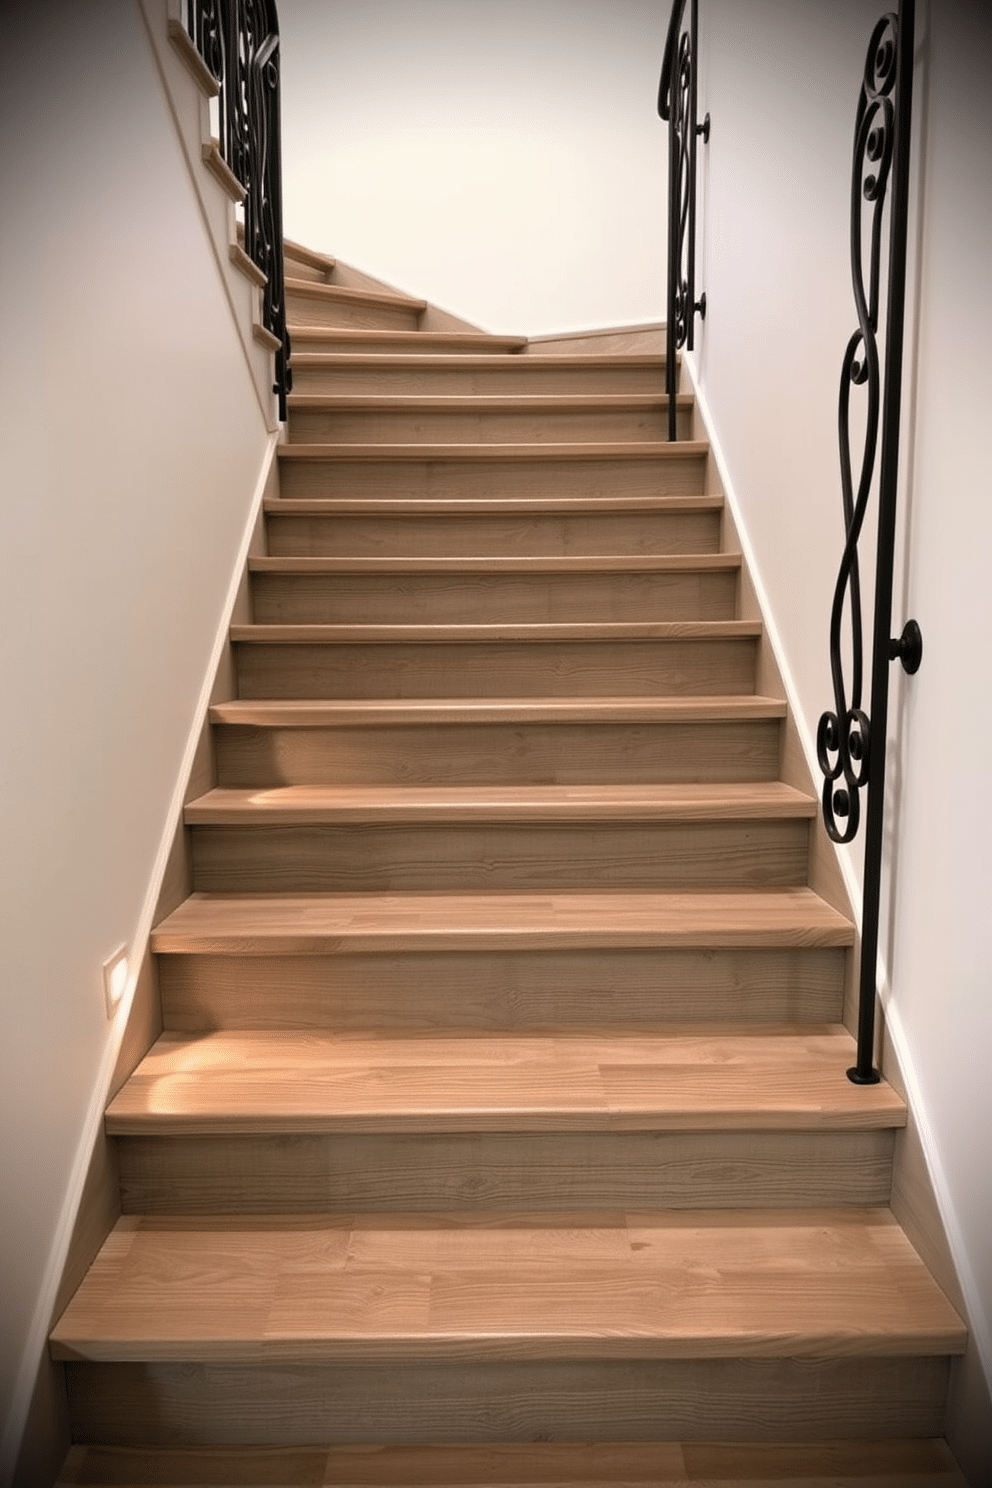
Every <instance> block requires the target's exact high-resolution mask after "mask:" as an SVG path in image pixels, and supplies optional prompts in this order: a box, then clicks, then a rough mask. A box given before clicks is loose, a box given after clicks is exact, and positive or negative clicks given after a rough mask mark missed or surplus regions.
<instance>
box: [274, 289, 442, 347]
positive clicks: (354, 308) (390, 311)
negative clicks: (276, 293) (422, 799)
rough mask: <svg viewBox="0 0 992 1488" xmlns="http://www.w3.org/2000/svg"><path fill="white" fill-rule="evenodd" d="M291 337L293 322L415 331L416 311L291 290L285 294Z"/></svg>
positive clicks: (417, 319) (417, 313)
mask: <svg viewBox="0 0 992 1488" xmlns="http://www.w3.org/2000/svg"><path fill="white" fill-rule="evenodd" d="M286 318H287V320H288V322H289V330H290V336H292V333H293V326H294V325H304V326H336V327H339V328H340V327H343V328H345V329H350V328H356V329H359V330H386V331H415V330H416V329H417V325H418V323H419V320H420V311H419V310H407V309H405V308H404V307H402V306H393V305H374V304H366V303H363V302H362V301H361V300H359V301H350V300H334V299H324V298H323V297H318V296H317V295H308V294H300V293H299V292H294V291H293V290H290V291H289V293H288V294H287V295H286Z"/></svg>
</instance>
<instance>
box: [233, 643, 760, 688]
mask: <svg viewBox="0 0 992 1488" xmlns="http://www.w3.org/2000/svg"><path fill="white" fill-rule="evenodd" d="M755 650H756V642H755V641H754V640H752V639H741V640H721V641H701V640H688V641H548V642H534V641H532V642H525V641H520V642H516V641H483V642H471V643H469V642H466V643H464V644H458V643H449V642H435V643H430V642H426V643H417V642H410V643H405V644H393V643H392V642H385V643H382V644H379V643H370V644H367V645H350V644H347V643H340V644H334V645H318V644H312V645H310V644H305V645H268V644H265V643H254V642H252V643H246V642H239V643H238V644H236V646H235V652H236V654H237V667H238V681H239V696H240V697H242V698H355V699H359V698H427V697H438V698H441V697H616V696H618V695H621V694H623V695H625V696H631V697H657V696H660V695H662V694H664V693H676V692H681V693H683V694H684V695H686V696H692V697H703V696H715V695H717V694H721V693H723V694H727V695H728V696H740V695H742V694H750V693H752V692H753V691H754V667H755Z"/></svg>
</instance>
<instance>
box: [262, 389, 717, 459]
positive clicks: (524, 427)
mask: <svg viewBox="0 0 992 1488" xmlns="http://www.w3.org/2000/svg"><path fill="white" fill-rule="evenodd" d="M692 405H693V399H692V396H691V395H690V394H688V393H682V394H679V396H678V399H677V406H678V415H677V418H678V427H679V431H680V437H682V438H686V437H687V436H688V434H689V421H690V418H691V414H692ZM667 428H668V399H667V398H666V397H665V396H664V395H663V393H662V392H661V391H658V392H654V393H598V394H596V393H594V394H582V393H572V394H560V393H559V394H539V393H529V394H488V395H486V394H469V395H465V396H459V395H456V394H446V395H435V396H433V397H416V396H410V395H393V396H380V397H375V396H372V395H371V394H360V395H347V394H337V395H331V394H324V393H299V394H298V393H293V394H291V395H290V399H289V438H290V441H291V443H294V444H302V445H306V444H333V445H335V446H337V445H347V444H362V443H363V442H368V441H371V440H375V441H377V442H382V443H383V444H425V445H431V444H438V443H449V444H476V443H485V444H507V443H525V444H533V443H540V444H556V443H557V444H561V443H566V442H573V441H574V442H576V443H583V444H601V443H603V442H605V441H612V442H616V443H624V442H627V441H636V440H646V441H653V442H658V441H659V440H663V439H664V438H665V437H666V430H667Z"/></svg>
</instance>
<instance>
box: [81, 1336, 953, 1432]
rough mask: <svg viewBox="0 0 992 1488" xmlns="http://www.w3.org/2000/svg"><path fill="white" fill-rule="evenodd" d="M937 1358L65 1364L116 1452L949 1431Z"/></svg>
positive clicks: (84, 1428) (86, 1411)
mask: <svg viewBox="0 0 992 1488" xmlns="http://www.w3.org/2000/svg"><path fill="white" fill-rule="evenodd" d="M948 1377H949V1366H948V1363H947V1360H946V1359H945V1358H943V1357H938V1358H929V1357H926V1358H905V1359H901V1358H896V1359H871V1358H842V1359H823V1360H820V1359H714V1360H692V1359H689V1360H686V1359H678V1360H669V1361H661V1362H655V1361H640V1360H635V1361H625V1360H619V1361H616V1362H606V1363H600V1362H596V1361H590V1362H586V1361H581V1362H573V1361H567V1360H555V1361H547V1362H543V1361H538V1362H534V1363H520V1364H512V1363H500V1362H497V1363H476V1362H474V1361H473V1360H470V1359H462V1360H452V1361H448V1362H444V1363H422V1362H419V1361H414V1362H396V1363H390V1362H383V1363H382V1364H380V1365H369V1364H336V1365H333V1364H324V1365H322V1364H319V1363H314V1364H300V1365H295V1366H293V1365H283V1364H276V1363H272V1364H269V1365H267V1366H265V1365H263V1366H256V1367H254V1368H251V1367H243V1366H242V1367H239V1366H236V1365H226V1364H222V1363H217V1364H200V1363H197V1364H193V1363H175V1364H141V1363H136V1364H79V1363H71V1364H68V1365H66V1383H67V1389H68V1395H69V1405H70V1420H71V1429H72V1434H73V1439H74V1440H76V1441H99V1442H105V1443H108V1444H119V1445H143V1444H144V1445H154V1444H163V1445H167V1444H173V1443H174V1442H176V1441H177V1440H181V1441H182V1442H183V1443H184V1444H185V1445H187V1446H206V1445H211V1444H216V1445H228V1444H235V1443H256V1444H259V1445H279V1444H281V1443H285V1444H289V1445H303V1444H306V1443H317V1444H332V1443H334V1442H369V1441H375V1442H429V1441H445V1442H461V1441H474V1442H478V1441H480V1440H484V1441H539V1440H542V1439H543V1440H563V1441H589V1440H598V1441H665V1440H668V1441H707V1440H708V1441H769V1440H770V1441H775V1440H778V1441H795V1440H797V1439H805V1440H826V1439H837V1438H844V1437H851V1438H854V1437H866V1436H867V1437H876V1438H885V1437H897V1436H905V1437H911V1438H926V1437H933V1436H942V1435H943V1431H944V1402H945V1399H946V1394H947V1386H948Z"/></svg>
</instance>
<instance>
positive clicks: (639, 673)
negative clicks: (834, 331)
mask: <svg viewBox="0 0 992 1488" xmlns="http://www.w3.org/2000/svg"><path fill="white" fill-rule="evenodd" d="M293 265H295V269H296V270H297V272H296V273H293V272H290V275H289V278H288V280H287V298H288V303H289V307H290V314H291V316H294V317H295V318H296V320H297V322H298V323H297V324H296V325H295V326H294V327H293V341H294V346H295V347H296V348H297V351H298V368H297V370H298V375H299V383H298V388H297V392H296V394H295V395H294V397H293V399H292V400H291V406H290V414H289V428H288V442H287V443H285V444H284V445H282V446H281V447H280V451H279V466H280V470H279V491H278V493H272V494H270V496H269V498H268V499H267V501H266V504H265V513H264V515H265V531H266V540H267V545H268V547H267V551H265V552H260V553H258V554H255V555H253V557H252V559H251V560H250V562H249V564H248V572H247V574H246V585H247V591H248V596H249V611H250V613H249V614H248V615H247V616H245V615H242V616H241V619H240V621H239V623H238V624H237V625H235V626H233V627H232V630H231V660H232V671H233V676H234V678H235V685H234V687H233V688H232V691H234V692H235V693H236V696H233V697H230V698H229V699H228V700H226V701H219V702H217V703H216V704H215V705H214V706H213V708H212V709H211V712H210V724H211V727H212V730H213V743H214V750H213V761H214V766H215V769H214V780H213V783H212V785H211V786H210V788H207V789H201V790H200V792H199V793H198V794H197V795H196V797H195V798H194V799H192V800H190V801H189V803H188V805H187V809H186V828H187V833H188V837H187V841H188V847H189V862H190V870H191V876H192V887H193V892H192V894H191V896H190V897H189V898H188V899H187V900H186V901H185V902H184V903H182V904H181V905H180V906H179V907H178V909H176V910H175V911H174V912H172V913H170V914H169V915H168V916H167V917H166V918H165V919H164V920H163V921H162V923H160V924H159V925H157V926H156V928H155V930H154V932H153V936H152V949H153V951H154V953H155V956H156V958H157V976H158V985H159V991H160V997H161V1009H162V1027H163V1032H162V1033H161V1036H160V1037H159V1038H157V1040H156V1041H155V1042H154V1044H153V1046H152V1047H151V1048H150V1049H148V1051H147V1053H146V1055H145V1057H144V1058H143V1059H142V1060H141V1061H140V1063H138V1065H137V1068H136V1069H135V1070H134V1072H133V1074H132V1075H131V1077H130V1078H129V1079H128V1080H127V1081H126V1082H125V1083H124V1084H123V1086H122V1087H121V1088H120V1089H119V1090H118V1091H117V1092H116V1093H115V1095H114V1097H113V1099H112V1100H111V1102H110V1104H109V1107H108V1109H107V1113H106V1127H107V1131H108V1133H109V1134H110V1136H111V1137H112V1139H113V1142H114V1145H115V1150H116V1160H117V1168H118V1172H119V1177H120V1194H121V1207H122V1215H121V1218H120V1219H119V1221H118V1223H117V1225H116V1226H115V1228H114V1229H113V1231H112V1233H111V1234H110V1235H109V1237H108V1238H107V1241H106V1243H105V1244H104V1246H103V1248H102V1249H101V1251H100V1253H99V1255H98V1256H97V1258H96V1260H95V1262H94V1264H93V1266H92V1267H91V1269H90V1271H89V1273H88V1274H87V1275H86V1277H85V1278H84V1280H83V1283H82V1285H81V1286H80V1287H79V1289H78V1291H77V1292H76V1294H75V1296H74V1297H73V1298H72V1300H71V1301H70V1303H69V1305H68V1307H67V1308H66V1310H65V1311H64V1313H63V1315H62V1316H61V1317H60V1318H59V1319H58V1320H57V1322H56V1323H55V1326H54V1328H53V1330H52V1334H51V1343H50V1348H51V1353H52V1356H53V1358H55V1359H57V1360H60V1361H62V1362H63V1363H64V1364H65V1370H66V1379H67V1387H68V1396H69V1402H70V1412H71V1419H72V1430H73V1438H74V1441H75V1442H76V1443H77V1446H76V1447H74V1449H73V1452H72V1453H71V1454H70V1457H69V1459H68V1461H67V1463H66V1465H65V1469H64V1472H63V1475H62V1478H61V1479H60V1481H61V1482H62V1483H64V1484H65V1485H67V1488H68V1485H70V1484H73V1485H82V1484H90V1485H101V1484H105V1485H107V1488H110V1485H117V1488H122V1485H126V1484H134V1485H135V1488H137V1485H139V1484H148V1485H153V1484H159V1485H162V1488H166V1485H170V1484H174V1485H176V1488H179V1485H186V1488H192V1485H193V1484H204V1485H206V1484H222V1483H226V1484H234V1483H243V1484H246V1485H248V1484H256V1485H262V1484H266V1485H270V1488H275V1485H277V1484H284V1485H286V1488H290V1485H296V1484H304V1483H306V1484H338V1485H345V1484H353V1485H356V1488H357V1485H359V1484H362V1485H366V1488H387V1485H393V1488H399V1485H401V1484H409V1485H411V1488H412V1485H415V1484H419V1485H427V1484H436V1485H451V1488H454V1485H456V1484H460V1485H463V1488H471V1485H473V1484H478V1485H481V1484H504V1485H511V1484H516V1485H520V1488H523V1485H525V1484H531V1485H535V1484H544V1485H549V1488H550V1485H553V1484H557V1485H559V1488H569V1485H575V1488H577V1485H579V1484H585V1485H594V1484H599V1485H603V1488H605V1485H607V1484H609V1485H612V1488H623V1485H624V1484H646V1483H671V1484H678V1483H684V1484H689V1483H698V1484H708V1485H711V1488H712V1485H720V1484H724V1485H726V1488H730V1485H733V1484H741V1485H742V1484H744V1483H747V1484H750V1485H752V1488H753V1485H757V1484H761V1483H766V1484H780V1485H785V1484H791V1485H793V1488H802V1485H806V1488H812V1485H814V1484H822V1485H826V1484H830V1485H833V1488H843V1485H845V1484H846V1485H851V1488H853V1485H856V1484H866V1485H867V1484H872V1485H874V1488H883V1485H887V1488H909V1485H912V1484H916V1483H918V1484H931V1483H938V1482H940V1483H947V1484H951V1483H954V1484H960V1483H961V1479H960V1477H959V1476H958V1475H957V1473H956V1470H955V1469H954V1466H953V1464H952V1463H951V1461H950V1458H949V1456H948V1454H947V1451H946V1448H945V1447H944V1446H943V1444H942V1442H941V1441H940V1437H941V1433H942V1431H943V1428H944V1410H945V1400H946V1394H947V1389H948V1380H949V1373H950V1367H951V1361H952V1360H953V1359H954V1357H955V1356H957V1355H958V1354H960V1353H961V1352H962V1350H963V1348H964V1343H965V1333H964V1327H963V1325H962V1323H961V1320H960V1318H959V1317H958V1316H957V1314H956V1313H955V1312H954V1310H953V1309H952V1308H951V1306H950V1305H949V1303H948V1302H947V1300H946V1298H945V1297H944V1296H943V1294H942V1293H941V1292H940V1290H939V1289H938V1288H937V1287H936V1285H935V1284H934V1282H933V1280H932V1278H931V1277H930V1276H929V1274H928V1272H927V1271H926V1268H925V1267H924V1265H923V1264H922V1262H921V1261H920V1259H919V1257H918V1256H917V1255H916V1254H915V1252H914V1251H913V1249H912V1247H911V1245H910V1244H909V1241H908V1240H907V1238H906V1236H905V1235H904V1234H903V1232H902V1231H901V1229H900V1228H899V1226H898V1225H897V1224H896V1222H895V1220H894V1219H893V1217H892V1215H891V1213H890V1211H889V1210H888V1208H887V1204H888V1199H889V1191H890V1184H891V1162H892V1150H893V1143H894V1141H895V1136H896V1133H897V1132H898V1131H899V1130H900V1128H901V1127H902V1126H904V1124H905V1121H906V1110H905V1105H904V1103H903V1101H902V1100H901V1099H900V1098H899V1096H898V1095H897V1093H896V1092H895V1091H894V1090H893V1089H892V1088H891V1087H890V1086H889V1085H888V1084H887V1083H886V1082H884V1081H883V1082H881V1083H880V1084H878V1085H875V1086H869V1087H857V1086H855V1085H853V1084H852V1083H851V1082H850V1081H849V1080H848V1079H847V1077H846V1070H847V1068H848V1067H849V1066H850V1065H851V1064H852V1063H853V1062H854V1057H855V1051H854V1045H853V1041H852V1039H851V1037H850V1034H849V1033H848V1032H847V1031H846V1030H845V1028H844V1027H843V1026H842V1022H841V1019H842V1010H843V1005H844V995H845V982H846V979H847V977H848V973H849V966H848V961H849V958H850V957H851V955H852V954H853V946H854V939H855V937H854V927H853V925H852V923H851V921H850V918H849V917H848V916H847V915H845V914H844V913H841V912H839V911H838V910H837V909H836V908H833V907H831V905H829V904H828V903H826V902H825V900H824V899H823V898H821V897H820V896H819V895H818V894H817V893H816V892H815V891H814V890H813V889H812V888H811V887H810V883H809V860H810V842H811V828H812V824H813V822H814V820H815V817H816V812H817V801H816V791H815V788H814V787H813V786H812V784H811V783H810V782H808V781H804V780H802V779H800V780H799V781H798V784H797V783H795V782H794V781H793V782H792V783H787V782H786V781H785V780H784V779H783V778H782V772H781V760H782V755H783V739H784V731H785V727H786V723H787V708H786V704H785V702H784V701H783V699H782V698H781V697H779V696H776V695H775V691H776V689H775V688H774V686H773V685H771V684H769V683H768V682H767V681H766V683H765V691H759V689H758V687H757V682H758V678H759V675H761V676H762V677H766V676H767V675H768V671H767V668H763V669H762V670H761V671H760V673H759V668H758V656H759V648H760V647H761V645H762V644H763V632H762V626H761V624H760V622H758V621H756V620H753V619H750V618H744V617H743V615H742V613H741V601H740V591H741V585H742V574H741V557H740V554H739V553H737V552H735V551H733V550H731V549H730V548H728V545H727V544H725V543H723V542H722V540H721V505H722V503H721V499H720V498H719V496H714V495H713V494H712V493H710V492H708V491H707V489H706V481H707V470H708V468H709V465H708V460H709V453H708V447H707V445H706V444H705V443H704V442H702V441H698V440H691V439H683V440H681V441H680V442H679V443H677V444H674V445H670V444H668V443H665V442H663V441H664V435H663V432H662V431H663V425H664V419H665V412H666V410H665V400H664V396H663V361H662V359H661V358H660V357H658V356H657V355H653V354H648V353H646V352H645V351H644V350H643V349H640V350H637V349H634V350H631V348H625V349H623V350H620V351H618V352H617V353H616V354H614V355H612V356H609V355H608V356H603V355H596V356H593V355H589V354H586V353H584V352H579V354H577V355H574V356H563V355H560V354H550V355H545V354H529V353H528V352H527V351H525V350H523V348H522V345H521V343H520V342H519V341H518V340H514V339H513V338H498V337H485V336H483V335H481V333H480V334H476V333H473V332H471V331H469V330H451V331H444V332H430V331H424V330H421V329H419V326H420V324H421V321H422V318H423V315H424V307H423V304H422V302H419V301H415V300H412V299H410V298H408V297H406V296H402V295H396V294H395V293H393V292H385V291H383V292H379V291H378V290H376V289H375V288H374V287H372V288H371V289H367V290H363V289H362V287H361V286H360V285H358V284H356V282H355V281H354V279H352V281H351V282H344V280H342V279H340V278H339V277H337V276H338V270H336V269H335V266H334V265H333V263H332V262H331V261H329V260H324V259H322V258H321V257H320V256H319V255H314V254H308V253H305V252H302V251H300V252H299V253H298V255H297V257H296V259H295V260H293ZM349 272H350V271H349ZM346 277H347V276H346ZM294 365H296V364H295V363H294ZM679 418H680V421H681V427H682V432H683V433H684V434H688V433H689V432H690V421H691V418H692V409H691V400H690V399H688V398H686V397H685V396H684V395H683V396H681V397H680V408H679ZM807 1438H808V1439H807ZM804 1439H806V1440H804ZM734 1443H737V1445H734ZM439 1444H443V1445H439Z"/></svg>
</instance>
